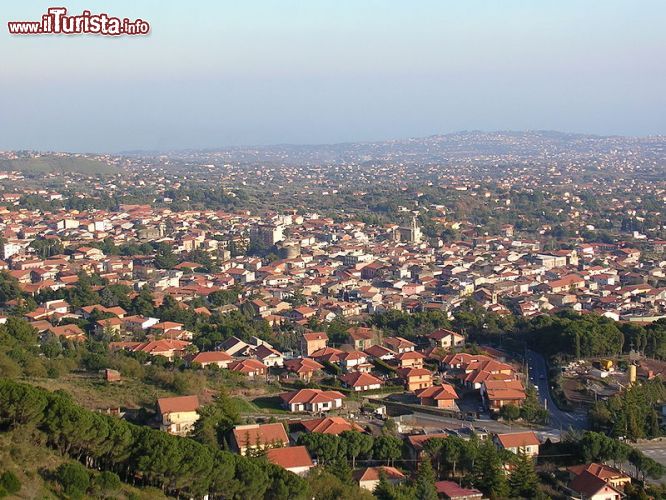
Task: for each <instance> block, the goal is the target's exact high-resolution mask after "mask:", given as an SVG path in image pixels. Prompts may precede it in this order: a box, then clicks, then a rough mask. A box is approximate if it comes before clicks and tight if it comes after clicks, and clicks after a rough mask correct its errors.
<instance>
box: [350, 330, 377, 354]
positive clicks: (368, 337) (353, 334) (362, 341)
mask: <svg viewBox="0 0 666 500" xmlns="http://www.w3.org/2000/svg"><path fill="white" fill-rule="evenodd" d="M347 336H348V337H349V338H350V340H351V343H352V345H353V346H354V349H356V350H359V351H362V350H363V349H367V348H368V347H370V346H373V345H376V344H378V343H379V342H378V338H377V337H378V333H377V332H376V331H375V330H373V329H372V328H366V327H363V326H355V327H353V328H350V329H349V330H347Z"/></svg>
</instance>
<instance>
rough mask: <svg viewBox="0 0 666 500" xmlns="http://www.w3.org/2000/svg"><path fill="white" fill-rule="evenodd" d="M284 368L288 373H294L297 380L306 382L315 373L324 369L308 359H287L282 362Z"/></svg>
mask: <svg viewBox="0 0 666 500" xmlns="http://www.w3.org/2000/svg"><path fill="white" fill-rule="evenodd" d="M284 367H285V368H286V369H287V371H288V372H291V373H295V374H296V375H298V378H300V379H302V380H306V381H309V380H310V379H311V378H312V376H313V375H314V374H315V372H318V371H319V370H323V369H324V366H323V365H321V364H319V363H317V362H316V361H315V360H314V359H310V358H294V359H287V360H285V362H284Z"/></svg>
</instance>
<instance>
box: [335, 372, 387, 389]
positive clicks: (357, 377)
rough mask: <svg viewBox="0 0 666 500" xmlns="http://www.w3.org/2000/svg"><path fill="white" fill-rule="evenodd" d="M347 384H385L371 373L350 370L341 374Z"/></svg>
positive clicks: (352, 385) (360, 385)
mask: <svg viewBox="0 0 666 500" xmlns="http://www.w3.org/2000/svg"><path fill="white" fill-rule="evenodd" d="M340 380H342V381H343V382H344V383H345V384H346V385H348V386H350V387H364V386H368V385H376V384H380V385H381V384H383V382H382V381H381V380H380V379H378V378H377V377H375V376H374V375H372V374H370V373H360V372H350V373H345V374H344V375H341V376H340Z"/></svg>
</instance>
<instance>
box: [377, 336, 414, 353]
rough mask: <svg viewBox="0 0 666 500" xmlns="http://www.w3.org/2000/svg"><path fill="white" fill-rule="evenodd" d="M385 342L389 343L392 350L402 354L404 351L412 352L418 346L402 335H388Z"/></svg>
mask: <svg viewBox="0 0 666 500" xmlns="http://www.w3.org/2000/svg"><path fill="white" fill-rule="evenodd" d="M384 344H385V345H387V346H388V347H389V348H390V349H391V350H393V351H395V352H397V353H398V354H402V353H404V352H411V351H413V350H414V348H415V347H416V344H414V342H410V341H409V340H407V339H404V338H402V337H387V338H385V339H384Z"/></svg>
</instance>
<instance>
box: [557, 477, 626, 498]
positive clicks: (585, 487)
mask: <svg viewBox="0 0 666 500" xmlns="http://www.w3.org/2000/svg"><path fill="white" fill-rule="evenodd" d="M569 489H570V490H572V491H574V492H575V493H577V494H578V495H579V496H580V498H581V499H584V500H620V499H621V498H622V496H623V495H622V492H621V491H620V490H619V489H618V488H615V487H614V486H613V485H611V484H610V483H607V482H606V481H604V480H603V479H601V478H599V477H597V476H595V475H594V474H592V473H590V472H588V471H586V470H585V471H583V472H582V473H580V474H579V475H578V476H576V478H575V479H574V480H573V481H571V482H570V483H569Z"/></svg>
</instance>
